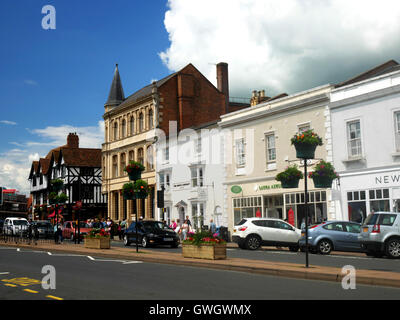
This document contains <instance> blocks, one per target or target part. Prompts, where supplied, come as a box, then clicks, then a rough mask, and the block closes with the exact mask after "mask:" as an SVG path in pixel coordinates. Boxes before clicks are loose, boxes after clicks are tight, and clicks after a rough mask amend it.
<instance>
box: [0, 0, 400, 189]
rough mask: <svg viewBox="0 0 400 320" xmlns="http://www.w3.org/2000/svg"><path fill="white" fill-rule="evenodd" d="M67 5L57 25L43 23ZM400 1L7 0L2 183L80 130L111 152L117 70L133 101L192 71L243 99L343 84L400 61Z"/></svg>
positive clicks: (2, 41) (2, 27) (15, 183)
mask: <svg viewBox="0 0 400 320" xmlns="http://www.w3.org/2000/svg"><path fill="white" fill-rule="evenodd" d="M46 5H51V6H53V7H54V9H55V18H56V24H55V29H47V30H46V29H44V28H43V27H42V19H43V18H45V17H46V16H47V13H48V12H45V13H42V8H43V7H44V6H46ZM399 38H400V2H399V1H398V0H381V1H375V0H374V1H371V0H362V1H361V0H351V1H349V0H281V1H276V0H202V1H198V0H169V1H167V0H152V1H139V0H113V1H108V0H68V1H65V0H34V1H32V0H2V1H1V4H0V46H1V47H0V48H1V50H0V110H1V113H0V136H1V137H2V139H0V186H3V187H8V188H16V189H18V190H19V191H20V192H21V193H25V194H29V182H28V180H27V179H28V175H29V171H30V167H31V164H32V161H33V160H38V159H39V158H40V157H45V156H46V154H47V153H48V151H49V150H50V149H51V148H54V147H57V146H60V145H64V144H65V143H66V136H67V135H68V133H69V132H77V133H78V134H79V137H80V145H81V146H82V147H91V148H101V144H102V143H103V140H104V138H103V137H104V128H103V123H102V115H103V113H104V103H105V101H106V100H107V97H108V92H109V89H110V85H111V81H112V77H113V73H114V69H115V64H116V63H118V64H119V71H120V75H121V80H122V84H123V87H124V92H125V95H126V96H129V95H130V94H132V93H134V92H135V91H136V90H139V89H140V88H142V87H143V86H146V85H148V84H149V83H151V81H152V80H157V79H161V78H163V77H165V76H167V75H168V74H170V73H173V72H175V71H178V70H179V69H181V68H183V67H184V66H185V65H187V64H188V63H192V64H193V65H195V66H196V67H197V69H199V70H200V72H202V73H203V74H204V75H205V76H206V77H207V78H208V79H209V80H210V81H211V82H212V83H214V84H216V69H215V68H216V67H215V65H216V64H217V63H219V62H226V63H228V65H229V86H230V96H231V97H246V98H248V97H250V96H251V91H253V90H265V92H266V95H268V96H274V95H276V94H279V93H282V92H286V93H288V94H293V93H296V92H300V91H304V90H308V89H311V88H313V87H317V86H320V85H324V84H328V83H331V84H334V83H338V82H341V81H344V80H346V79H348V78H350V77H353V76H355V75H357V74H359V73H361V72H363V71H366V70H368V69H370V68H372V67H374V66H377V65H379V64H382V63H384V62H386V61H388V60H391V59H394V60H396V61H398V62H400V41H399V40H398V39H399Z"/></svg>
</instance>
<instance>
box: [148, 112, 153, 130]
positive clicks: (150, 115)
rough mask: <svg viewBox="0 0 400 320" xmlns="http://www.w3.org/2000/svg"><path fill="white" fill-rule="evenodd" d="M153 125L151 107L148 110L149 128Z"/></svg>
mask: <svg viewBox="0 0 400 320" xmlns="http://www.w3.org/2000/svg"><path fill="white" fill-rule="evenodd" d="M153 126H154V115H153V109H150V111H149V129H153Z"/></svg>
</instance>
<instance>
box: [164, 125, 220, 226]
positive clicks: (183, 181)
mask: <svg viewBox="0 0 400 320" xmlns="http://www.w3.org/2000/svg"><path fill="white" fill-rule="evenodd" d="M194 129H195V130H193V129H185V130H183V131H180V133H179V137H178V138H177V139H174V138H173V136H172V135H170V137H169V141H168V143H165V142H158V146H157V148H156V149H157V150H158V154H157V165H156V168H157V186H158V190H161V188H162V187H164V207H165V209H164V212H163V209H158V217H157V219H159V220H165V221H166V222H167V223H168V224H170V223H171V221H172V220H173V219H175V221H176V220H177V219H180V222H181V223H182V222H183V221H184V220H185V218H186V216H189V219H190V221H191V222H192V226H195V227H197V228H200V227H201V226H202V225H209V224H210V219H213V220H214V222H215V223H216V224H217V226H227V224H228V218H227V214H226V212H224V211H223V203H224V192H223V179H224V166H223V164H222V154H223V151H222V146H221V145H220V143H221V141H222V139H221V136H220V134H219V132H220V131H219V128H218V126H217V122H214V123H212V124H207V125H205V126H202V127H197V128H194Z"/></svg>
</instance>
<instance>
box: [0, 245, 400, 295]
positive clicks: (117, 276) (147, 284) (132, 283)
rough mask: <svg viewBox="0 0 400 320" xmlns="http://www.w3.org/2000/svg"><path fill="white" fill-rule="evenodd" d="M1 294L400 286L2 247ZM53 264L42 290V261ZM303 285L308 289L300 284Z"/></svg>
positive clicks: (371, 290) (364, 290)
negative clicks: (52, 284) (50, 280)
mask: <svg viewBox="0 0 400 320" xmlns="http://www.w3.org/2000/svg"><path fill="white" fill-rule="evenodd" d="M0 250H1V251H0V252H1V261H0V283H1V285H0V299H2V300H9V299H11V300H14V299H18V300H60V299H63V300H86V299H96V300H102V299H112V300H127V299H129V300H158V299H159V300H205V299H207V300H213V299H218V300H221V299H232V300H239V299H240V300H254V299H257V300H259V299H262V300H276V299H290V300H300V299H328V300H329V299H344V300H347V299H379V300H381V299H382V300H391V299H400V289H394V288H386V287H372V286H364V285H357V287H356V289H355V290H344V289H343V288H342V286H341V284H340V283H331V282H324V281H312V280H298V279H289V278H283V277H272V276H264V275H255V274H249V273H241V272H233V271H226V270H225V271H219V270H211V269H204V268H196V267H184V266H173V265H163V264H156V263H146V262H143V263H142V262H135V261H124V260H118V259H105V258H96V257H92V256H85V255H74V254H56V253H54V254H49V253H48V252H44V251H35V250H28V249H19V250H17V249H16V248H7V247H1V248H0ZM45 265H51V266H54V267H55V270H56V289H55V290H51V289H49V290H44V289H43V288H42V287H41V282H42V279H43V277H44V276H45V274H42V273H41V271H42V267H43V266H45ZM304 288H307V290H304Z"/></svg>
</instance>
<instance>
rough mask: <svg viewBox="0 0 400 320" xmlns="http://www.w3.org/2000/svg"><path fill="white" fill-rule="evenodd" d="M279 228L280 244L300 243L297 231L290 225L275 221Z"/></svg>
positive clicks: (278, 237)
mask: <svg viewBox="0 0 400 320" xmlns="http://www.w3.org/2000/svg"><path fill="white" fill-rule="evenodd" d="M275 226H276V228H277V240H278V241H279V242H285V243H293V244H296V243H297V242H298V241H299V236H298V234H297V233H296V231H295V229H294V228H293V227H292V226H290V225H289V224H287V223H285V222H282V221H275Z"/></svg>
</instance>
